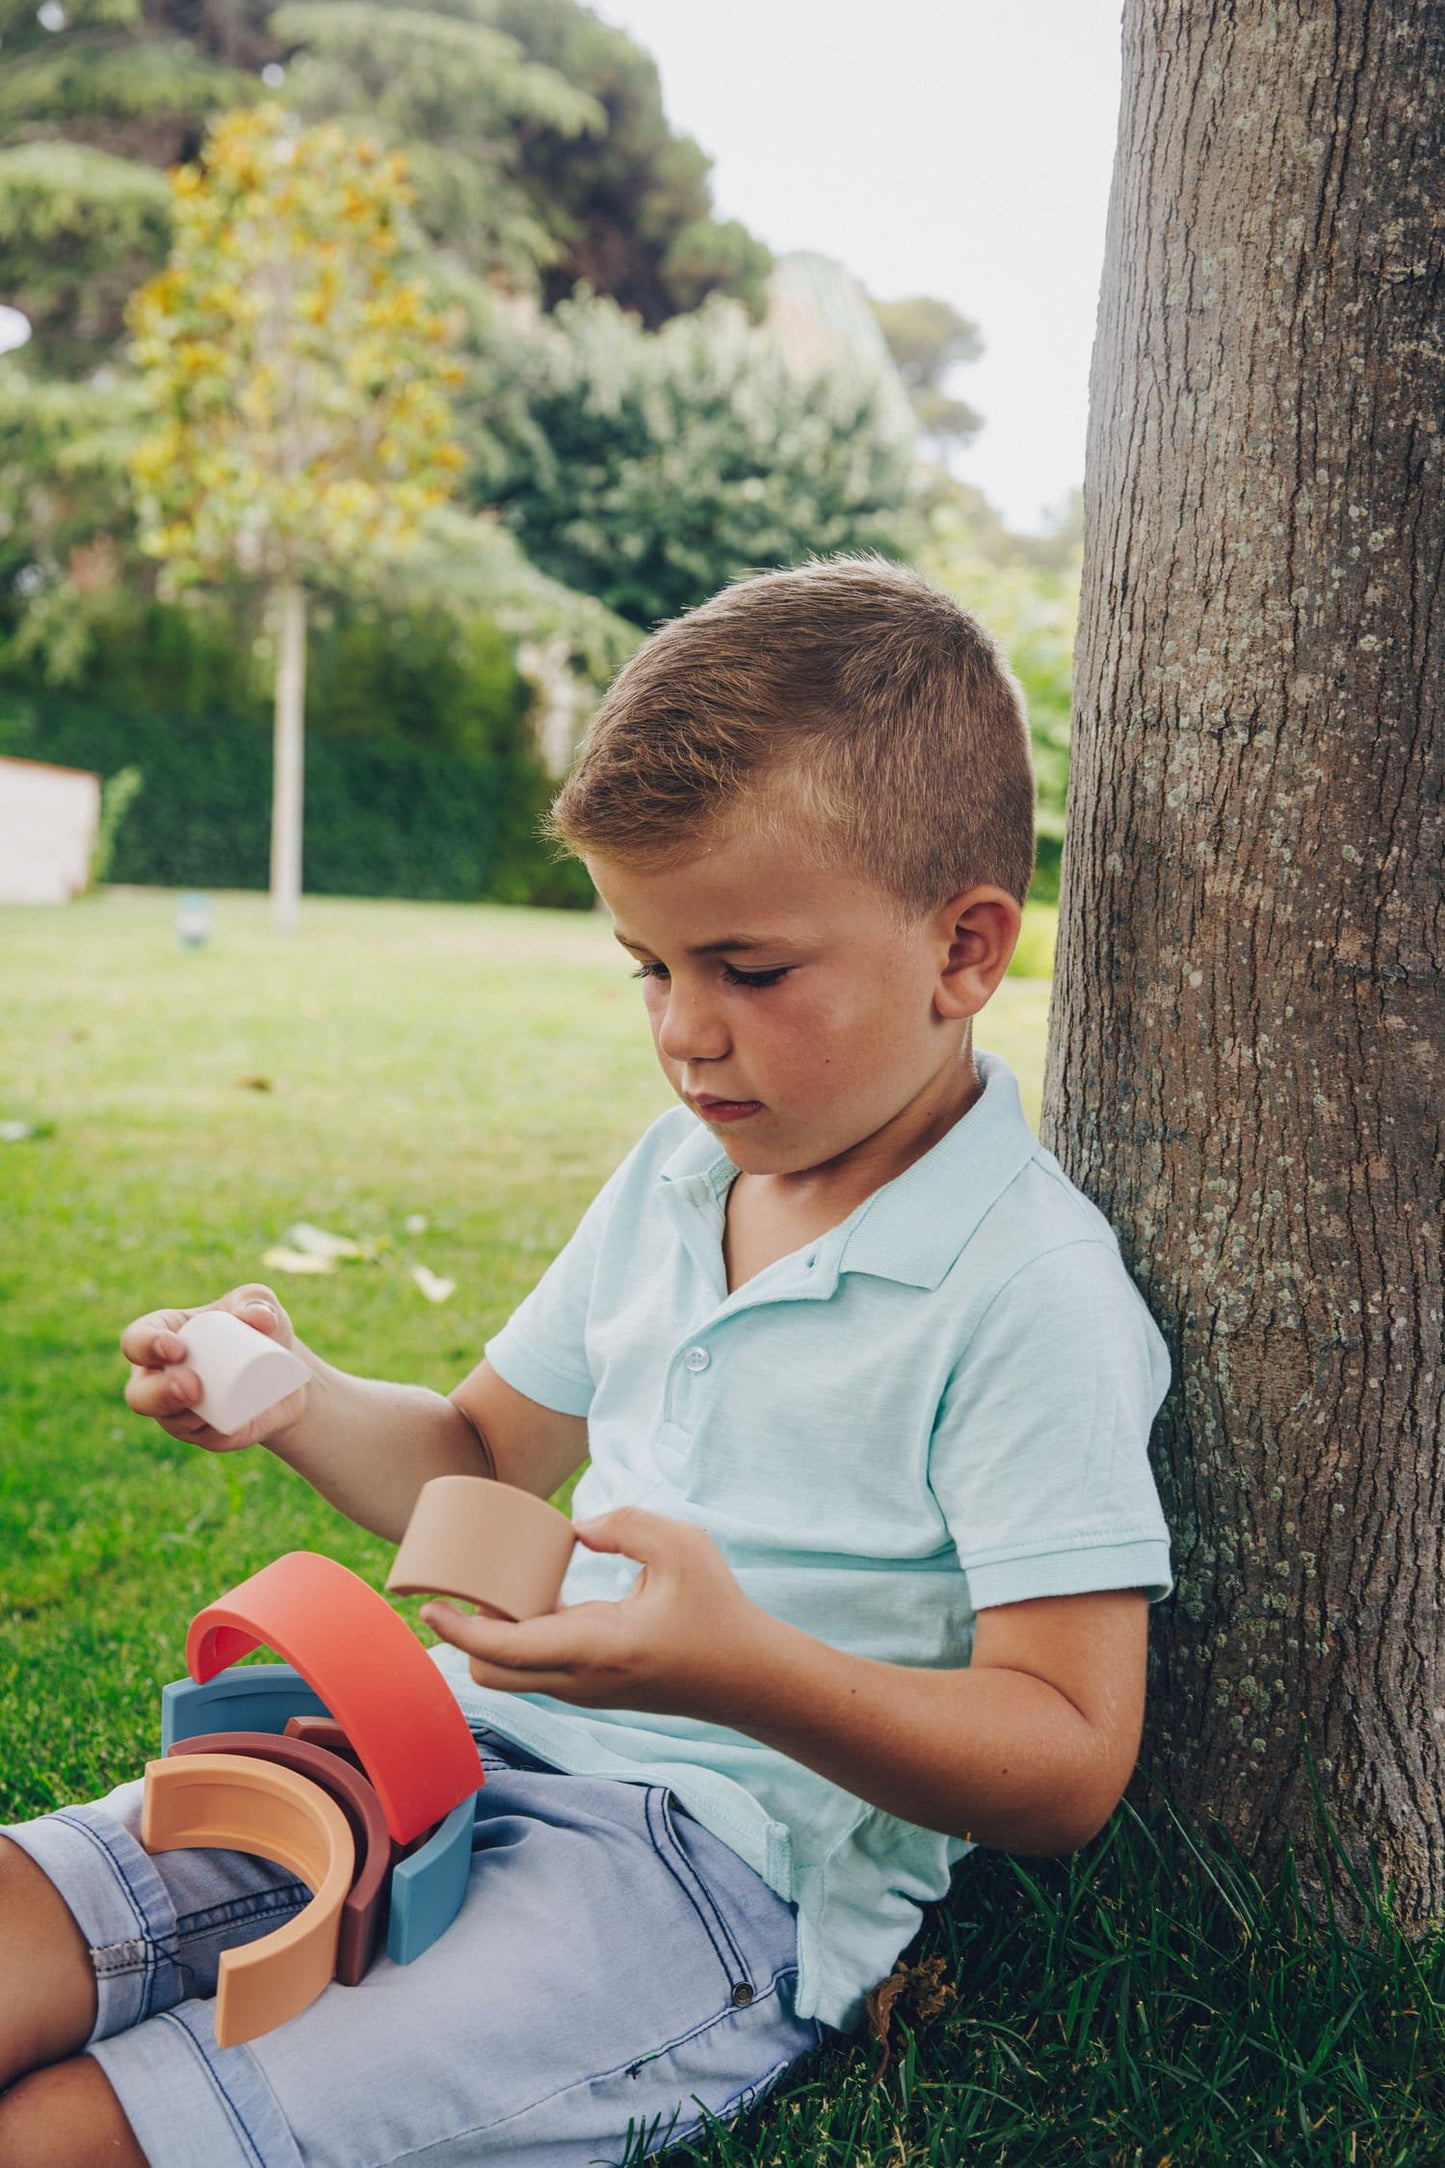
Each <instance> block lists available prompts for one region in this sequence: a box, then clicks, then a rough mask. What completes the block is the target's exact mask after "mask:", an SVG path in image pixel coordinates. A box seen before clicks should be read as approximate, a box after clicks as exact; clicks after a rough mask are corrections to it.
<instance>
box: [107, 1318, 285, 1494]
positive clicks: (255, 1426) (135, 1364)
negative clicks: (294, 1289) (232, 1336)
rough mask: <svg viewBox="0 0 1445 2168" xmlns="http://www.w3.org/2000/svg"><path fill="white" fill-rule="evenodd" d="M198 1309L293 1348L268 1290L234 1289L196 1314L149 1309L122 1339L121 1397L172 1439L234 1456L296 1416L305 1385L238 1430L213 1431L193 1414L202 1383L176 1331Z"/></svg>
mask: <svg viewBox="0 0 1445 2168" xmlns="http://www.w3.org/2000/svg"><path fill="white" fill-rule="evenodd" d="M202 1310H229V1311H230V1312H231V1313H232V1315H233V1316H235V1317H238V1318H240V1320H241V1322H242V1324H244V1325H249V1326H251V1327H252V1329H253V1330H254V1331H256V1332H262V1333H265V1335H266V1337H267V1338H268V1339H270V1340H274V1341H276V1342H277V1344H278V1345H279V1346H281V1347H284V1348H291V1349H295V1347H296V1344H297V1342H296V1334H295V1330H294V1328H293V1327H292V1324H291V1320H290V1318H289V1317H288V1316H287V1315H286V1312H285V1310H284V1309H283V1308H282V1306H281V1304H280V1302H279V1301H278V1300H277V1298H276V1296H275V1295H274V1294H272V1292H271V1290H270V1288H269V1287H259V1286H251V1287H233V1288H232V1289H231V1292H230V1293H229V1294H228V1295H222V1297H221V1298H220V1300H219V1302H204V1303H200V1304H198V1305H197V1307H196V1309H194V1310H151V1311H149V1312H148V1313H147V1315H146V1316H145V1317H138V1318H137V1319H136V1320H135V1322H134V1324H131V1325H127V1326H126V1328H125V1331H124V1332H123V1333H122V1334H121V1336H120V1351H121V1353H122V1355H124V1357H125V1359H126V1361H127V1362H128V1363H129V1364H130V1365H131V1373H130V1376H129V1378H128V1379H127V1380H126V1388H125V1397H126V1403H127V1405H128V1406H129V1407H131V1408H133V1409H134V1410H135V1413H136V1414H137V1415H149V1416H151V1417H152V1418H153V1419H154V1421H156V1422H157V1423H159V1424H160V1426H161V1429H162V1430H166V1431H169V1432H170V1435H171V1436H172V1437H173V1438H181V1439H184V1441H185V1443H186V1444H187V1445H198V1446H200V1447H201V1449H202V1451H203V1452H207V1453H234V1452H238V1451H239V1450H240V1448H241V1447H242V1446H246V1445H255V1444H256V1443H257V1442H258V1441H259V1440H260V1439H262V1438H266V1437H270V1436H271V1435H273V1433H275V1432H276V1431H278V1430H281V1429H283V1428H284V1427H285V1425H286V1424H287V1423H290V1422H292V1421H294V1420H295V1418H296V1417H297V1416H298V1415H299V1414H300V1412H301V1409H302V1406H303V1404H304V1402H305V1398H306V1389H305V1387H304V1386H303V1387H302V1388H301V1389H300V1390H299V1391H297V1392H294V1393H288V1394H287V1395H286V1397H285V1399H284V1400H278V1401H277V1402H276V1404H275V1406H274V1407H270V1408H267V1409H265V1410H264V1411H263V1412H262V1414H260V1415H258V1416H256V1417H255V1418H254V1420H253V1421H251V1422H249V1423H247V1424H245V1425H244V1426H243V1427H242V1428H241V1429H240V1430H235V1431H229V1432H222V1431H219V1430H213V1429H212V1428H211V1425H210V1424H209V1423H207V1422H205V1421H204V1420H203V1419H202V1417H200V1416H199V1415H198V1414H197V1413H196V1410H195V1404H196V1402H197V1401H198V1400H199V1399H200V1397H201V1381H200V1379H199V1378H198V1377H197V1376H196V1373H195V1371H194V1370H193V1369H192V1368H191V1367H190V1365H189V1364H188V1362H187V1361H186V1350H185V1345H184V1343H183V1342H182V1340H181V1338H180V1330H181V1328H182V1327H183V1326H184V1325H185V1323H186V1321H187V1319H188V1318H192V1317H197V1316H199V1315H200V1313H201V1311H202Z"/></svg>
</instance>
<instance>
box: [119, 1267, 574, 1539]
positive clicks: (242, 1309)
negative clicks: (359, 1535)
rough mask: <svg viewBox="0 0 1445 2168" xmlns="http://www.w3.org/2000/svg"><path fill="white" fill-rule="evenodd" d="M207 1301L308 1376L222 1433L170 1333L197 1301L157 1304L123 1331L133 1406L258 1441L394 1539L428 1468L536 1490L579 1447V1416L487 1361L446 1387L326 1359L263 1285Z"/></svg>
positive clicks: (218, 1438) (231, 1439)
mask: <svg viewBox="0 0 1445 2168" xmlns="http://www.w3.org/2000/svg"><path fill="white" fill-rule="evenodd" d="M209 1307H213V1308H216V1309H226V1310H232V1311H234V1312H235V1313H236V1314H237V1315H238V1316H239V1317H241V1318H242V1319H243V1320H244V1322H245V1323H246V1324H248V1325H250V1326H252V1327H253V1329H255V1330H256V1331H258V1332H263V1333H265V1334H266V1335H267V1336H268V1337H269V1338H271V1339H275V1340H277V1341H279V1342H280V1343H281V1345H282V1346H283V1347H289V1348H290V1349H292V1351H293V1352H294V1353H295V1354H297V1355H299V1356H300V1358H301V1360H302V1361H303V1362H304V1363H305V1364H306V1366H307V1368H308V1369H309V1370H310V1372H311V1382H310V1384H309V1385H306V1386H305V1387H303V1388H302V1389H301V1390H300V1391H299V1392H297V1393H292V1394H290V1395H288V1396H287V1398H286V1399H285V1400H284V1401H282V1402H280V1403H279V1404H278V1406H277V1407H276V1408H274V1409H268V1410H267V1411H266V1414H265V1415H264V1416H262V1417H259V1418H258V1419H257V1420H256V1421H255V1422H253V1423H249V1424H247V1425H246V1427H245V1428H244V1429H242V1430H238V1431H235V1432H232V1433H231V1434H229V1435H227V1436H222V1435H221V1434H220V1433H219V1432H217V1431H215V1430H212V1429H211V1427H210V1426H209V1424H207V1423H205V1422H204V1421H203V1420H202V1419H201V1417H200V1416H199V1415H197V1414H196V1413H195V1402H196V1400H197V1399H198V1398H199V1397H200V1381H199V1379H198V1378H197V1377H196V1374H195V1371H194V1370H193V1369H191V1368H190V1366H189V1365H188V1364H187V1362H186V1355H185V1347H184V1344H183V1343H182V1341H181V1340H180V1338H179V1337H178V1336H179V1332H180V1329H181V1327H182V1326H183V1325H184V1324H185V1322H186V1320H187V1318H189V1317H191V1316H194V1315H195V1312H194V1311H189V1310H155V1311H152V1312H151V1313H150V1315H149V1316H147V1317H142V1318H138V1319H137V1320H136V1322H135V1323H134V1324H133V1325H129V1326H127V1328H126V1330H125V1332H124V1333H123V1334H122V1336H121V1352H122V1354H123V1355H125V1356H126V1358H127V1359H128V1361H129V1362H130V1363H131V1364H132V1366H133V1367H132V1370H131V1375H130V1379H129V1382H128V1383H127V1386H126V1399H127V1401H128V1402H129V1403H130V1406H131V1407H132V1408H134V1409H135V1411H136V1412H137V1414H140V1415H149V1416H152V1417H154V1418H155V1420H156V1421H157V1422H159V1423H160V1424H161V1426H162V1428H163V1429H165V1430H167V1431H169V1432H170V1434H171V1436H172V1437H176V1438H182V1439H184V1440H186V1442H187V1443H189V1444H192V1445H198V1446H200V1447H202V1448H203V1449H204V1450H205V1451H208V1452H213V1453H219V1452H233V1451H236V1450H237V1449H239V1448H240V1447H242V1446H246V1445H255V1444H261V1443H264V1444H265V1445H266V1446H267V1447H268V1448H269V1450H270V1451H271V1452H273V1453H274V1454H275V1455H276V1457H277V1459H278V1460H284V1461H285V1462H286V1463H287V1465H288V1466H289V1467H292V1468H294V1469H295V1470H296V1472H297V1474H298V1475H301V1476H303V1477H304V1478H305V1480H306V1481H307V1482H308V1483H309V1484H310V1485H311V1487H312V1489H313V1490H316V1491H319V1492H320V1493H321V1496H322V1497H323V1498H325V1499H327V1500H329V1501H330V1503H331V1504H332V1505H334V1506H335V1507H337V1508H338V1510H339V1511H340V1512H342V1513H344V1514H346V1515H347V1517H348V1519H350V1520H353V1521H357V1522H359V1523H360V1525H361V1526H362V1527H363V1528H369V1529H371V1530H372V1531H373V1532H374V1533H375V1534H377V1535H379V1536H386V1537H388V1538H389V1539H390V1540H391V1541H392V1542H400V1540H401V1537H402V1535H403V1533H404V1532H405V1529H406V1524H407V1521H408V1520H409V1518H410V1516H411V1509H412V1507H413V1505H414V1504H415V1502H416V1494H417V1492H418V1491H419V1490H420V1488H421V1486H422V1484H423V1483H425V1482H426V1481H428V1479H429V1478H430V1477H432V1476H436V1475H474V1476H495V1477H496V1478H497V1479H498V1480H499V1481H501V1482H504V1483H514V1484H516V1485H517V1487H518V1488H519V1489H521V1490H530V1491H533V1492H535V1493H536V1494H537V1495H538V1496H539V1497H543V1498H545V1497H549V1496H550V1495H551V1493H552V1492H553V1491H554V1490H556V1489H557V1487H558V1485H559V1484H561V1483H563V1482H565V1481H566V1478H567V1477H568V1476H569V1475H570V1474H571V1473H572V1471H573V1469H574V1468H576V1467H578V1466H579V1465H580V1464H581V1462H582V1461H583V1460H584V1459H585V1458H586V1454H587V1424H586V1421H585V1419H583V1418H582V1417H580V1416H573V1415H561V1414H558V1413H556V1412H555V1411H554V1410H553V1409H550V1408H544V1407H541V1406H540V1405H539V1404H538V1403H537V1402H536V1401H533V1400H528V1399H527V1398H526V1397H525V1395H523V1394H522V1393H518V1392H514V1391H513V1389H512V1387H511V1386H509V1385H506V1384H504V1383H503V1381H502V1380H501V1378H499V1377H498V1376H497V1374H496V1372H495V1371H493V1370H492V1369H491V1368H490V1366H489V1365H488V1364H487V1363H485V1362H483V1363H480V1364H479V1365H478V1366H477V1368H476V1369H475V1370H474V1371H473V1372H472V1373H471V1375H470V1376H469V1377H467V1378H466V1379H464V1380H463V1382H462V1383H461V1384H460V1385H459V1386H458V1387H457V1389H456V1391H455V1392H454V1393H453V1394H452V1395H451V1397H450V1398H447V1397H446V1396H444V1395H443V1394H441V1393H434V1392H431V1391H429V1390H428V1389H427V1388H426V1387H425V1386H421V1385H393V1384H389V1383H386V1382H385V1381H383V1380H381V1379H374V1378H358V1377H353V1376H352V1375H351V1374H350V1373H349V1372H347V1371H344V1370H337V1369H335V1368H334V1367H333V1365H332V1364H330V1363H327V1362H323V1361H322V1359H321V1357H320V1356H319V1355H316V1354H314V1353H313V1352H312V1350H311V1349H310V1348H308V1347H306V1346H305V1345H304V1343H303V1342H302V1341H300V1340H299V1339H298V1338H297V1336H296V1332H295V1329H294V1327H293V1326H292V1324H291V1320H290V1319H289V1317H288V1316H287V1315H286V1312H285V1310H284V1309H283V1308H282V1306H281V1304H280V1302H279V1301H278V1300H277V1298H276V1296H275V1295H274V1294H272V1292H271V1290H270V1289H269V1288H263V1287H242V1288H237V1289H235V1290H234V1291H233V1292H232V1293H231V1294H229V1295H226V1296H223V1297H222V1299H221V1301H220V1302H219V1303H216V1304H214V1305H210V1306H209Z"/></svg>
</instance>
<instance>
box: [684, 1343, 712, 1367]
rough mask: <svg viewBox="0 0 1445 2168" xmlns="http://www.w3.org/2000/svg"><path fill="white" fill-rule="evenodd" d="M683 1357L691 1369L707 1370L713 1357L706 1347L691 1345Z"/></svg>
mask: <svg viewBox="0 0 1445 2168" xmlns="http://www.w3.org/2000/svg"><path fill="white" fill-rule="evenodd" d="M682 1359H683V1361H684V1362H685V1363H686V1364H687V1367H688V1369H689V1370H706V1368H707V1366H708V1364H709V1363H710V1362H711V1361H712V1357H711V1355H709V1353H708V1351H707V1349H706V1348H705V1347H690V1348H689V1349H688V1351H687V1353H686V1354H685V1355H684V1356H683V1358H682Z"/></svg>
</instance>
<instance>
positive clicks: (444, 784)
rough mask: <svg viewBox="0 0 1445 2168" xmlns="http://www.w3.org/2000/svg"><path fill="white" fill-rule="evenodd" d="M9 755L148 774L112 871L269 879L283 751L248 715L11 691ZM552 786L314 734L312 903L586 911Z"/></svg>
mask: <svg viewBox="0 0 1445 2168" xmlns="http://www.w3.org/2000/svg"><path fill="white" fill-rule="evenodd" d="M0 753H9V754H13V755H16V756H18V757H20V758H21V759H27V760H46V761H51V762H53V763H54V764H55V765H56V766H58V767H67V768H89V769H92V770H94V771H95V772H96V773H97V774H99V775H100V776H101V777H103V778H108V777H109V776H111V775H113V774H115V773H116V772H117V771H118V770H119V769H121V768H123V767H129V766H134V767H138V768H139V769H140V770H141V774H142V777H143V779H144V781H143V788H142V790H141V792H140V795H139V797H138V798H137V799H136V801H135V804H134V805H133V806H132V807H131V809H130V811H129V813H128V814H127V815H126V817H125V820H124V821H123V823H122V824H121V828H120V832H119V834H118V836H117V837H116V841H115V850H114V855H113V857H112V859H111V863H110V868H109V876H110V879H111V880H113V881H119V882H134V883H138V884H140V885H142V886H154V887H164V888H198V889H213V888H261V889H264V888H265V887H266V885H267V881H268V872H269V858H270V823H271V741H270V732H269V730H268V729H266V728H265V727H264V726H262V725H260V724H258V723H256V722H254V721H251V720H249V719H247V718H245V717H237V716H234V715H227V714H224V713H212V714H209V715H204V716H201V717H199V718H198V717H195V716H191V717H186V718H182V717H180V716H176V715H164V714H146V713H142V712H138V711H130V710H125V709H120V708H116V707H110V706H102V705H101V704H100V703H98V702H95V701H91V700H83V699H76V698H67V697H64V696H61V695H56V694H52V693H49V692H44V693H42V692H39V691H37V689H36V688H35V687H34V686H33V685H23V684H13V683H12V684H9V685H7V684H4V683H0ZM548 792H549V785H548V782H547V779H546V777H545V776H544V774H543V773H542V770H541V767H540V764H539V763H537V762H535V761H533V760H532V759H530V758H529V757H525V756H521V755H513V756H510V757H509V756H505V755H494V756H492V757H490V758H485V759H479V760H467V759H463V758H461V757H459V756H458V755H456V754H450V753H439V752H426V751H422V750H419V749H413V748H411V747H408V746H399V745H396V744H391V745H376V744H367V743H364V742H363V743H358V742H356V741H354V740H345V739H331V738H326V737H323V736H321V735H319V734H318V733H315V732H313V733H311V734H310V735H309V737H308V740H307V744H306V783H305V808H304V836H303V862H304V885H305V887H306V889H307V890H308V891H309V892H310V893H311V894H313V895H327V896H411V897H417V898H422V899H425V900H428V901H441V902H480V901H482V900H489V901H495V902H505V903H542V904H553V905H559V906H562V907H564V908H565V907H576V908H587V907H588V906H590V904H591V902H592V889H591V884H590V883H589V882H588V880H587V877H586V875H585V873H583V871H582V869H581V868H580V867H579V866H576V865H573V864H570V863H563V864H558V863H556V862H555V861H554V859H553V857H552V851H551V846H550V845H548V844H545V843H543V842H541V841H540V840H538V838H537V835H536V826H537V821H538V819H539V817H540V815H541V812H542V809H543V807H544V806H545V804H546V801H547V797H548Z"/></svg>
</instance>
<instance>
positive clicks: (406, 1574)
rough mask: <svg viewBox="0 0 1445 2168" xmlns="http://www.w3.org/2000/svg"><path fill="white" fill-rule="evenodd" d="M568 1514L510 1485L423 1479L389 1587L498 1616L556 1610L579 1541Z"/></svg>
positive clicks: (454, 1477) (513, 1617) (532, 1615)
mask: <svg viewBox="0 0 1445 2168" xmlns="http://www.w3.org/2000/svg"><path fill="white" fill-rule="evenodd" d="M576 1540H577V1539H576V1536H575V1534H574V1533H573V1529H572V1523H571V1522H570V1521H569V1520H568V1518H567V1516H566V1514H565V1513H559V1512H558V1511H557V1509H556V1507H555V1506H549V1505H548V1504H547V1503H546V1501H545V1499H542V1498H534V1497H533V1495H532V1493H531V1492H530V1491H524V1490H518V1489H517V1488H516V1486H515V1485H514V1484H511V1483H496V1482H493V1481H492V1480H491V1479H490V1478H489V1477H487V1476H472V1475H436V1476H433V1477H432V1479H431V1481H430V1482H429V1483H423V1485H422V1487H421V1489H420V1491H419V1492H418V1493H417V1500H416V1504H415V1505H414V1506H413V1508H412V1513H411V1519H410V1520H409V1521H408V1522H407V1524H406V1534H405V1535H404V1536H403V1537H402V1539H401V1547H400V1549H399V1550H398V1551H397V1554H396V1558H395V1561H394V1563H393V1565H392V1569H391V1572H390V1573H389V1574H388V1575H387V1577H386V1585H387V1587H388V1588H389V1589H390V1590H391V1592H392V1594H393V1595H394V1596H419V1595H436V1596H459V1597H461V1598H462V1599H463V1600H464V1601H465V1602H467V1603H474V1604H476V1606H477V1607H478V1609H479V1610H482V1611H487V1612H489V1613H490V1614H491V1615H492V1617H494V1618H504V1619H510V1620H512V1621H514V1622H515V1621H516V1620H518V1619H524V1618H537V1617H539V1616H540V1615H541V1614H542V1613H543V1612H546V1611H551V1610H554V1609H555V1608H556V1604H557V1598H558V1596H559V1595H560V1594H561V1591H562V1581H563V1577H564V1575H565V1574H566V1571H567V1561H568V1560H569V1559H570V1558H571V1556H572V1550H573V1546H574V1545H575V1543H576Z"/></svg>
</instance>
